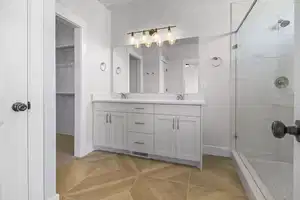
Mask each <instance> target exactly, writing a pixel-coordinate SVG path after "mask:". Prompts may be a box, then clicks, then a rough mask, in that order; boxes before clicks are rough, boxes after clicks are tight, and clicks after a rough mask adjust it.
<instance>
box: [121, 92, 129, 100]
mask: <svg viewBox="0 0 300 200" xmlns="http://www.w3.org/2000/svg"><path fill="white" fill-rule="evenodd" d="M120 94H121V99H127V98H128V97H127V94H126V93H120Z"/></svg>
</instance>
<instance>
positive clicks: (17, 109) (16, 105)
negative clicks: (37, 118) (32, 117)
mask: <svg viewBox="0 0 300 200" xmlns="http://www.w3.org/2000/svg"><path fill="white" fill-rule="evenodd" d="M11 108H12V109H13V111H15V112H24V111H25V110H27V109H28V106H27V105H26V104H25V103H21V102H16V103H14V104H13V105H12V107H11Z"/></svg>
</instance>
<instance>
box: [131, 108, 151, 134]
mask: <svg viewBox="0 0 300 200" xmlns="http://www.w3.org/2000/svg"><path fill="white" fill-rule="evenodd" d="M153 118H154V116H153V115H152V114H137V113H130V114H128V131H132V132H138V133H148V134H153V129H154V128H153V127H154V123H153V120H154V119H153Z"/></svg>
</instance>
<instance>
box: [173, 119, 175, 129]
mask: <svg viewBox="0 0 300 200" xmlns="http://www.w3.org/2000/svg"><path fill="white" fill-rule="evenodd" d="M173 130H175V117H173Z"/></svg>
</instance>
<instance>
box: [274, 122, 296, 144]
mask: <svg viewBox="0 0 300 200" xmlns="http://www.w3.org/2000/svg"><path fill="white" fill-rule="evenodd" d="M272 133H273V135H274V137H276V138H279V139H281V138H283V137H284V136H285V135H286V134H290V135H293V136H295V137H296V140H297V141H298V142H300V120H296V122H295V126H285V124H284V123H283V122H281V121H274V122H273V123H272Z"/></svg>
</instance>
